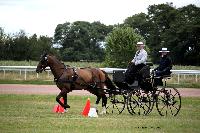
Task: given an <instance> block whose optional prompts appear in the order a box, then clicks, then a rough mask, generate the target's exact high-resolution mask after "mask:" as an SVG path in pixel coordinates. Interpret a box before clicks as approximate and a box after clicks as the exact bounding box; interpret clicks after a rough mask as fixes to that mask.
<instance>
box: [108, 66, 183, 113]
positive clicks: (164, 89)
mask: <svg viewBox="0 0 200 133" xmlns="http://www.w3.org/2000/svg"><path fill="white" fill-rule="evenodd" d="M150 66H152V63H149V64H148V65H147V66H146V67H145V69H146V70H148V71H149V76H145V77H143V79H142V81H141V82H140V83H139V82H138V80H135V82H134V83H133V84H131V85H129V84H128V83H126V82H125V81H124V79H125V70H114V71H113V83H114V84H115V86H116V89H115V90H109V89H108V90H107V94H108V98H109V103H108V105H107V111H108V113H117V114H121V113H122V112H123V110H124V109H125V107H127V109H128V112H129V113H130V114H132V115H134V114H138V115H148V114H149V113H150V112H151V111H152V110H153V107H154V106H156V109H157V111H158V113H159V114H160V115H161V116H166V115H172V116H176V115H177V114H178V113H179V111H180V108H181V96H180V93H179V91H178V90H177V89H176V88H174V87H170V86H168V85H167V80H168V79H170V78H171V75H164V76H162V77H156V76H155V72H154V71H153V70H152V72H151V73H150ZM158 78H162V80H163V82H164V85H162V86H158V85H157V84H156V83H155V81H156V79H158Z"/></svg>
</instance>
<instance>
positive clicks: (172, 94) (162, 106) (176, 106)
mask: <svg viewBox="0 0 200 133" xmlns="http://www.w3.org/2000/svg"><path fill="white" fill-rule="evenodd" d="M156 107H157V110H158V113H159V114H160V115H161V116H167V115H168V114H169V115H172V116H176V115H177V114H178V113H179V111H180V108H181V96H180V93H179V91H178V90H177V89H176V88H170V87H168V88H162V89H161V90H160V91H159V92H158V98H157V100H156Z"/></svg>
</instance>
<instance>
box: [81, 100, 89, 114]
mask: <svg viewBox="0 0 200 133" xmlns="http://www.w3.org/2000/svg"><path fill="white" fill-rule="evenodd" d="M89 111H90V98H88V99H87V102H86V104H85V107H84V109H83V112H82V115H83V116H86V117H87V116H88V113H89Z"/></svg>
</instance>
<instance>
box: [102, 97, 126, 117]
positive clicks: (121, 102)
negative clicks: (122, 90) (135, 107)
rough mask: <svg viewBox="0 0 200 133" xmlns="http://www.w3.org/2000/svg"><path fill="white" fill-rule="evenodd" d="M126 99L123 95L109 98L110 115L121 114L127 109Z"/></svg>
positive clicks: (108, 109)
mask: <svg viewBox="0 0 200 133" xmlns="http://www.w3.org/2000/svg"><path fill="white" fill-rule="evenodd" d="M125 104H126V99H125V97H124V96H123V95H112V96H110V97H109V98H108V104H107V107H106V110H107V113H108V114H114V113H116V114H121V113H122V112H123V110H124V108H125Z"/></svg>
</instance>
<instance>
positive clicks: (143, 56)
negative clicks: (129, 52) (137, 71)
mask: <svg viewBox="0 0 200 133" xmlns="http://www.w3.org/2000/svg"><path fill="white" fill-rule="evenodd" d="M138 52H139V54H137V53H138ZM146 61H147V52H146V51H145V50H144V49H141V50H138V51H137V52H136V54H135V57H134V59H133V60H132V61H131V62H133V63H135V65H139V64H146Z"/></svg>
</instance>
